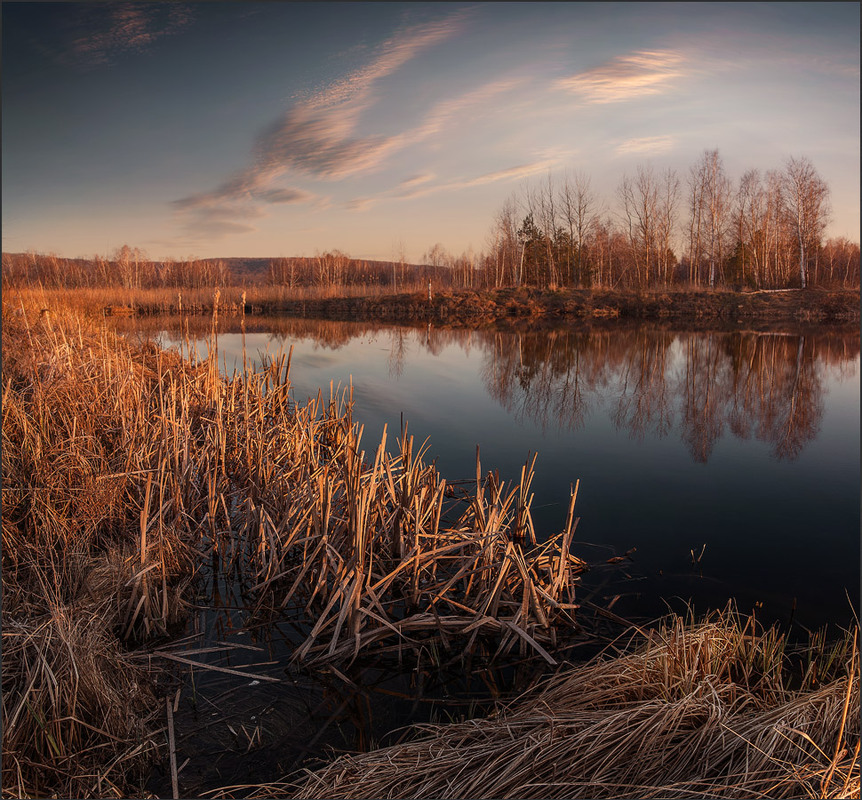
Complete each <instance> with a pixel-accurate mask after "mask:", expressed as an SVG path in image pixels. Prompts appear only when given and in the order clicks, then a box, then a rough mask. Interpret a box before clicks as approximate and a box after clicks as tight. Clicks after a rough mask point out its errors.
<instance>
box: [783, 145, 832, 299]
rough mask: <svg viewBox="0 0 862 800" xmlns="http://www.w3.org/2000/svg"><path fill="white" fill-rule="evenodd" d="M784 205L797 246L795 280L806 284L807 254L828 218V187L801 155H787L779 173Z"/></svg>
mask: <svg viewBox="0 0 862 800" xmlns="http://www.w3.org/2000/svg"><path fill="white" fill-rule="evenodd" d="M781 185H782V189H783V200H784V207H785V209H786V212H787V217H788V221H789V222H790V225H791V228H792V230H793V232H794V235H795V238H796V243H797V246H798V248H799V279H800V281H801V283H802V288H803V289H804V288H805V286H806V284H807V273H808V257H809V255H810V253H811V252H812V251H815V250H816V248H817V247H818V246H819V244H820V241H821V239H822V237H823V231H824V230H825V229H826V223H827V222H828V219H829V187H828V186H827V185H826V182H825V181H824V180H823V179H822V178H821V177H820V175H819V174H818V172H817V170H816V169H815V168H814V165H813V164H812V163H811V161H810V160H809V159H807V158H806V157H805V156H802V157H800V158H795V157H790V158H789V159H787V161H786V162H785V165H784V172H783V173H782V184H781Z"/></svg>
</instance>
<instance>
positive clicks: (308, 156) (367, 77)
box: [174, 10, 469, 214]
mask: <svg viewBox="0 0 862 800" xmlns="http://www.w3.org/2000/svg"><path fill="white" fill-rule="evenodd" d="M468 14H469V12H468V11H464V10H459V11H456V12H454V13H453V14H450V15H449V16H447V17H446V18H445V19H443V20H439V21H436V22H432V23H427V24H423V25H419V26H415V27H413V28H409V29H407V30H405V31H401V32H399V33H398V34H396V35H395V36H393V37H392V38H390V39H389V40H387V41H385V42H384V43H383V44H382V45H381V47H380V55H378V56H377V57H376V58H375V59H374V60H373V61H372V62H371V63H370V64H368V65H366V66H365V67H362V68H360V69H358V70H355V71H354V72H352V73H350V74H349V75H347V76H346V77H344V78H343V79H341V80H339V81H336V82H335V83H333V84H331V85H330V86H328V87H326V88H325V89H323V90H321V91H320V92H318V93H316V94H315V95H313V96H311V97H310V98H308V99H305V100H303V101H300V102H298V103H296V104H295V105H294V106H293V107H292V108H290V109H289V110H288V111H287V112H286V113H285V114H284V115H283V116H282V117H280V118H279V119H277V120H275V121H274V122H272V123H271V124H270V125H269V126H268V127H267V128H266V129H264V130H263V131H262V132H261V133H260V134H259V136H258V137H257V140H256V142H255V144H254V148H253V152H252V164H251V166H249V167H247V168H246V169H244V170H242V171H241V172H239V173H237V174H235V175H234V176H232V177H230V178H229V179H227V180H225V181H224V182H222V183H221V184H220V185H219V186H217V187H216V188H215V189H214V190H212V191H209V192H202V193H198V194H193V195H189V196H187V197H184V198H181V199H179V200H177V201H175V202H174V207H175V209H176V210H177V211H178V212H179V213H180V214H183V213H184V212H187V211H188V210H190V209H198V210H200V209H214V208H217V207H220V206H222V205H223V204H224V203H229V202H231V201H234V200H237V199H242V200H246V201H253V200H255V199H258V200H262V201H264V202H269V203H272V202H306V201H307V200H310V199H311V198H312V197H313V196H311V195H308V196H303V194H302V193H301V192H300V190H295V189H291V190H279V191H276V193H275V194H274V195H273V194H272V192H273V191H275V190H272V189H270V188H269V187H270V185H271V184H272V182H273V181H275V180H276V179H277V178H279V177H281V176H282V175H284V174H285V173H286V172H296V173H301V174H305V175H310V176H312V177H316V178H323V179H330V180H332V179H339V178H344V177H347V176H350V175H354V174H357V173H360V172H363V171H366V170H369V169H372V168H374V167H377V166H379V165H380V164H381V163H382V162H383V161H384V160H385V158H386V157H387V155H389V154H391V153H393V152H395V151H396V150H399V149H401V148H403V147H404V146H405V145H406V144H407V143H408V142H410V141H414V140H416V139H417V138H423V137H425V136H428V135H431V133H433V132H434V131H435V130H437V129H438V128H439V124H440V121H439V120H431V121H426V124H425V126H423V129H422V130H419V131H413V132H412V133H411V134H407V135H404V134H398V135H395V136H389V137H386V136H365V137H360V136H357V135H356V129H357V126H358V122H359V119H360V117H361V116H362V114H363V113H364V112H366V111H368V110H369V108H371V107H372V106H373V105H374V103H375V102H376V98H375V94H374V88H375V84H376V83H377V82H378V81H379V80H381V79H382V78H384V77H386V76H388V75H391V74H393V73H394V72H395V71H396V70H398V69H399V68H400V67H402V66H403V65H404V64H406V63H407V62H408V61H410V60H411V59H412V58H414V57H415V56H417V55H418V54H419V53H420V52H422V51H423V50H425V49H427V48H429V47H432V46H433V45H436V44H439V43H441V42H443V41H445V40H446V39H448V38H449V37H451V36H453V35H454V34H455V33H456V32H457V31H458V30H459V29H460V27H461V26H462V24H463V22H464V20H465V19H466V18H467V16H468ZM439 113H440V114H441V115H442V116H443V117H445V116H446V112H445V110H442V111H440V112H439ZM273 197H278V198H281V199H278V200H273Z"/></svg>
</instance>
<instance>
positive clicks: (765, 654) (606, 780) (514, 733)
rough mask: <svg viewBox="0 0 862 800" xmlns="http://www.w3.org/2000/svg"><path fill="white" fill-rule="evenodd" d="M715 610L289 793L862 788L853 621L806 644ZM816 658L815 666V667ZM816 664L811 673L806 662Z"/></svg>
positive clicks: (654, 793)
mask: <svg viewBox="0 0 862 800" xmlns="http://www.w3.org/2000/svg"><path fill="white" fill-rule="evenodd" d="M791 661H792V659H791V658H790V657H789V655H788V654H787V653H786V652H785V646H784V641H783V639H782V637H781V636H779V635H778V634H777V633H776V632H775V631H774V630H770V631H762V630H758V629H757V627H756V625H755V623H754V621H753V620H751V619H747V620H746V619H740V618H738V617H737V616H736V615H734V614H732V613H730V612H725V613H724V614H723V615H719V616H717V617H714V618H713V619H712V620H710V621H707V622H705V623H703V624H700V625H697V626H691V625H687V624H685V623H684V622H683V621H682V620H680V619H679V618H676V619H671V620H669V621H667V622H666V623H665V624H664V625H663V626H662V627H661V628H660V629H659V630H656V631H653V632H652V633H651V634H650V635H649V638H647V639H646V640H643V639H641V640H640V645H639V646H638V647H637V648H631V647H629V648H626V649H625V650H624V652H622V653H615V654H610V657H608V655H605V656H604V657H601V658H599V659H596V660H594V661H592V662H590V663H588V664H586V665H581V666H571V665H567V666H566V667H565V668H563V669H561V670H560V671H559V672H558V673H557V674H556V675H554V676H553V677H551V678H550V679H549V680H548V681H547V682H545V683H544V684H543V685H541V686H540V687H538V688H537V689H536V690H533V691H531V692H529V693H528V694H526V695H525V696H523V697H521V698H520V699H518V700H517V701H515V702H514V703H512V704H511V705H510V706H508V707H505V708H502V709H501V710H500V711H499V713H498V714H496V715H495V716H492V717H491V718H489V719H485V720H471V721H468V722H462V723H456V724H448V725H423V726H418V727H417V728H416V730H415V731H414V734H415V735H414V738H413V739H412V740H411V741H407V742H405V743H401V744H397V745H394V746H391V747H387V748H383V749H381V750H377V751H374V752H371V753H367V754H360V755H344V756H341V757H339V758H337V759H335V760H334V761H333V762H331V763H330V764H328V765H327V766H325V767H323V768H321V769H319V770H317V771H314V772H309V771H306V773H305V775H304V776H303V777H302V778H301V779H299V780H294V781H292V782H282V783H277V784H270V785H265V786H245V787H226V788H223V789H221V790H219V793H220V795H221V796H225V795H228V796H232V795H231V793H232V792H236V795H233V796H251V797H294V798H365V797H369V798H372V797H373V798H380V797H387V798H425V797H427V798H463V797H475V798H492V797H499V798H571V797H610V798H629V797H632V798H639V797H661V798H671V797H679V798H691V797H736V798H752V797H770V798H786V797H828V798H833V797H834V798H844V797H857V798H858V797H859V651H858V631H855V632H853V633H849V634H847V635H846V636H845V637H844V639H843V640H841V641H839V642H838V644H837V645H836V646H835V647H833V648H832V649H826V650H824V648H823V642H822V641H815V642H812V647H811V648H810V649H809V650H808V651H806V654H805V655H803V656H802V660H801V662H798V664H797V666H798V665H799V663H801V664H802V666H805V665H806V664H807V667H808V668H807V670H806V671H805V672H804V676H803V677H800V674H799V673H798V671H797V674H796V676H795V678H792V673H793V670H792V668H791ZM818 670H819V672H818ZM815 673H817V674H815Z"/></svg>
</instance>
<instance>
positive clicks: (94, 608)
mask: <svg viewBox="0 0 862 800" xmlns="http://www.w3.org/2000/svg"><path fill="white" fill-rule="evenodd" d="M6 300H7V298H5V297H4V309H3V339H4V348H3V451H2V458H3V500H2V502H3V591H4V604H3V626H4V635H5V631H7V630H9V631H18V632H19V633H18V634H16V635H19V636H20V637H24V638H22V639H19V640H14V641H21V642H24V641H26V642H27V645H26V647H25V646H24V645H23V644H21V645H20V647H19V646H18V645H16V647H18V650H16V649H15V647H13V648H11V649H9V650H8V656H7V651H6V649H5V648H4V656H3V666H4V671H3V686H4V690H5V691H4V699H3V703H4V712H6V713H7V719H9V718H10V717H9V716H8V715H9V714H13V715H15V725H14V726H11V727H9V726H7V728H4V734H3V735H4V745H7V746H8V747H9V748H10V749H11V751H14V752H16V753H19V754H20V755H19V756H16V760H7V761H5V762H4V771H3V775H4V792H7V793H8V794H10V795H16V794H17V795H22V794H28V793H30V792H31V790H32V791H38V792H46V793H51V792H57V793H60V794H63V793H66V792H67V791H69V790H70V789H71V788H72V787H77V786H78V784H77V783H75V781H77V780H78V779H79V778H81V776H79V775H75V774H73V772H70V770H72V767H71V766H70V765H71V764H72V762H73V761H74V759H73V757H72V756H71V753H73V752H74V750H75V747H76V746H77V745H76V744H75V743H79V742H81V741H83V739H81V736H80V735H79V734H78V733H71V732H68V731H66V733H62V731H64V730H65V729H64V728H63V727H62V724H65V723H64V722H63V721H65V720H67V718H68V717H69V714H68V713H67V712H66V711H64V707H65V706H64V703H65V705H69V706H71V707H79V705H80V704H79V701H78V699H76V697H77V694H76V693H77V692H79V691H81V687H82V686H84V684H83V683H81V681H80V679H79V673H78V671H76V670H77V665H78V664H79V663H82V662H81V657H79V656H76V655H74V654H75V652H76V650H75V646H73V645H71V644H70V645H69V646H68V647H67V648H66V649H67V650H68V651H69V654H70V655H69V658H68V659H66V661H64V662H63V664H62V665H61V667H58V672H57V673H56V674H55V672H54V671H52V670H51V671H49V672H44V674H45V675H48V674H49V673H50V676H52V677H49V678H48V679H41V678H40V679H39V680H36V681H34V682H31V678H32V674H31V672H32V670H31V669H30V667H29V666H28V665H29V664H30V663H31V661H32V659H30V661H28V658H29V657H27V658H25V657H24V656H21V657H20V658H17V657H16V656H15V653H17V652H19V650H20V652H25V651H26V652H30V651H31V650H32V649H33V648H36V650H37V651H38V652H39V653H40V655H39V658H40V659H41V662H40V663H43V662H44V663H51V662H50V658H51V653H52V648H55V647H57V646H58V644H57V643H58V642H77V641H79V640H80V641H88V640H89V639H88V637H92V636H94V635H95V634H94V633H92V631H93V630H95V628H94V625H95V622H94V619H96V618H98V620H99V625H100V627H99V636H102V637H103V639H100V640H99V641H100V642H101V644H100V645H99V646H98V647H96V648H95V651H97V652H99V653H102V654H103V656H104V658H103V659H102V660H100V661H98V662H95V661H94V662H87V663H88V665H89V668H91V670H92V671H94V672H96V673H99V675H100V677H98V678H95V677H94V678H93V679H94V680H101V679H104V680H109V679H110V677H109V676H111V675H119V674H121V673H122V670H121V669H120V668H119V667H118V670H119V672H118V671H117V670H115V669H113V667H112V666H111V664H114V665H115V666H116V665H121V664H122V663H123V656H122V652H121V650H120V649H117V648H120V645H121V644H122V645H123V646H133V645H136V644H139V643H143V642H148V641H151V640H153V639H154V637H155V638H164V637H165V636H167V635H169V634H170V633H171V632H172V631H173V630H175V629H176V628H175V625H176V624H177V623H178V622H180V621H181V620H182V619H183V614H184V610H185V601H184V590H185V587H186V586H187V585H188V584H189V582H190V581H191V580H193V579H194V577H195V575H196V573H197V572H198V570H199V569H200V568H201V566H202V565H203V564H206V563H213V564H214V565H215V567H216V569H219V570H223V571H225V572H227V573H230V575H231V576H232V577H233V578H235V579H236V580H237V581H238V582H239V583H240V584H241V585H242V586H243V588H244V591H245V596H246V598H247V600H248V602H249V603H250V604H252V605H253V607H254V608H255V610H256V612H257V613H258V614H260V615H262V616H267V615H270V614H275V613H282V614H287V615H288V616H289V617H291V618H292V619H293V620H294V621H295V622H296V624H297V628H298V629H299V630H300V631H302V632H303V633H302V636H301V638H300V639H299V640H298V641H297V648H296V652H295V658H296V659H297V660H301V661H303V662H305V663H306V664H321V663H324V662H325V663H329V664H332V665H334V664H335V663H339V664H345V663H350V662H351V661H352V660H354V659H355V658H356V657H357V656H358V655H360V654H366V653H367V654H372V653H375V654H379V653H380V652H381V651H384V652H385V651H387V650H388V651H390V652H397V653H398V656H399V658H401V657H402V655H403V654H404V653H406V652H408V651H413V652H415V653H417V654H419V653H421V652H425V653H428V652H433V653H437V652H439V651H440V650H447V649H451V648H453V645H455V643H456V642H457V643H458V647H457V648H455V654H456V656H460V655H463V654H464V653H466V652H468V651H469V650H470V649H471V648H472V647H473V646H474V645H475V644H476V643H477V642H480V641H481V642H483V645H487V646H489V647H491V648H492V650H491V652H493V651H494V648H496V651H497V652H498V653H506V652H509V651H510V650H512V649H514V648H517V649H519V650H520V651H521V652H522V653H528V652H529V653H535V654H538V655H539V656H540V657H542V658H544V659H545V660H546V661H548V662H551V663H555V659H554V657H553V656H552V655H551V653H550V652H549V651H550V650H551V649H552V648H553V647H554V646H555V645H556V644H557V643H558V637H559V636H560V635H562V636H566V635H568V634H571V633H572V632H576V631H577V626H576V623H575V621H574V612H575V609H576V607H577V605H576V603H575V586H576V583H577V581H578V573H579V572H580V571H581V570H582V569H584V568H585V565H584V563H583V562H582V561H580V560H579V559H577V558H576V557H574V556H573V555H571V554H570V552H569V548H570V544H571V541H572V537H573V533H574V530H575V526H576V524H577V520H576V519H575V518H574V516H573V509H574V502H575V496H576V491H573V493H572V498H571V506H570V509H569V515H568V519H567V521H566V522H565V525H564V527H563V529H562V530H561V532H560V533H558V534H557V535H555V536H552V537H550V538H549V539H548V540H546V541H544V542H541V543H540V542H539V541H538V540H537V538H536V535H535V532H534V530H533V526H532V521H531V516H530V504H531V501H532V495H531V493H530V482H531V480H532V471H533V464H534V462H535V458H534V459H532V461H528V462H527V463H526V464H525V465H524V469H523V470H522V474H521V477H520V481H519V482H517V483H516V484H515V485H508V484H504V483H503V482H501V481H500V479H499V478H498V477H497V476H496V474H494V473H490V472H489V473H487V474H483V472H482V469H481V465H480V462H479V458H478V453H477V460H476V478H475V483H473V484H472V486H471V487H470V490H469V491H468V490H467V489H466V488H464V487H463V486H458V487H452V486H449V485H448V484H447V482H446V481H445V480H444V479H443V478H442V477H441V476H440V475H439V474H438V473H437V471H436V469H435V468H434V466H433V465H429V464H425V463H424V461H423V455H424V452H423V448H421V447H417V446H416V445H415V443H414V440H413V437H411V436H409V435H407V433H406V430H405V431H404V432H403V433H402V435H401V437H400V439H399V441H398V445H397V450H396V452H395V453H394V454H393V453H390V452H389V451H388V450H387V447H386V444H387V435H386V432H385V431H384V433H383V436H382V438H381V441H380V442H379V443H378V444H377V445H376V446H375V448H374V450H373V456H372V457H371V458H366V454H365V451H364V450H362V449H361V439H362V429H361V427H359V426H358V425H356V424H355V423H354V422H353V419H352V412H351V409H352V398H351V394H350V389H349V388H348V389H347V390H345V391H341V390H339V389H337V388H335V387H330V390H329V393H328V396H325V395H324V393H323V392H320V393H319V394H318V396H317V397H316V398H314V399H312V400H311V401H310V402H308V403H307V404H305V405H301V406H300V405H297V404H296V403H295V402H294V401H293V400H292V398H291V395H290V389H291V384H290V379H289V371H290V357H289V355H284V356H281V357H279V358H276V359H273V360H272V361H270V362H269V363H267V364H265V365H264V367H263V368H262V369H261V370H260V371H258V372H254V373H249V372H244V373H243V374H242V375H234V376H232V377H231V378H229V379H225V378H223V377H222V376H221V375H220V373H219V369H218V360H217V359H218V347H217V338H216V334H217V327H218V318H217V317H216V315H215V314H214V315H213V320H212V332H213V339H212V341H211V347H210V355H209V356H208V357H207V359H206V360H204V361H202V362H197V361H188V360H184V359H183V358H181V357H180V356H179V355H178V354H176V353H167V352H164V351H162V350H160V349H159V348H158V347H156V346H154V345H151V344H144V345H141V346H132V344H130V342H129V341H127V340H125V339H123V338H121V337H119V336H118V335H117V334H116V333H113V332H111V331H110V330H109V329H108V328H107V327H105V326H104V325H100V324H98V322H95V321H86V320H84V319H82V318H81V317H79V316H77V315H75V314H73V313H65V312H63V311H62V310H59V311H58V312H57V313H55V314H38V313H37V312H36V310H35V307H34V306H31V307H29V308H28V307H26V306H10V305H9V304H7V303H6V302H5V301H6ZM217 304H218V305H217ZM37 305H38V304H37ZM213 305H214V307H217V308H219V310H221V308H222V306H221V304H219V303H218V300H217V299H216V300H215V301H214V302H213ZM19 308H21V311H22V313H20V314H19V313H17V311H18V309H19ZM45 620H53V621H54V622H52V623H51V625H53V626H54V627H56V625H57V624H59V623H57V620H62V621H63V626H62V630H63V631H64V633H63V634H62V636H61V635H60V634H57V635H56V636H53V635H52V636H47V635H40V636H35V634H33V635H31V633H30V632H31V631H43V632H44V631H46V630H53V628H52V627H51V625H49V626H48V628H45V627H44V625H45V624H47V623H45V622H44V621H45ZM28 637H29V638H28ZM34 637H35V638H34ZM111 637H113V639H111ZM10 641H12V640H10ZM28 648H29V649H28ZM40 648H41V650H40ZM112 648H113V649H112ZM16 658H17V660H16ZM34 658H35V656H34ZM41 674H43V673H40V675H41ZM55 681H56V683H55ZM52 687H54V688H52ZM57 687H59V688H57ZM58 692H59V693H60V695H62V696H63V697H67V696H68V698H69V699H68V701H67V702H66V701H64V702H60V701H59V699H58V698H59V696H60V695H58ZM37 694H38V697H39V704H37V705H34V703H35V699H34V698H36V696H37ZM109 694H110V693H107V692H106V696H108V695H109ZM22 698H28V699H27V700H26V703H25V705H24V706H22V705H21V704H22V702H24V701H23V700H22ZM28 704H29V705H28ZM37 706H38V708H39V709H40V710H39V711H38V713H37V714H30V713H27V714H24V712H23V711H21V709H22V708H25V707H33V708H37ZM133 706H134V704H132V705H130V706H129V709H128V710H130V709H131V708H132V707H133ZM93 713H96V712H93ZM104 713H105V714H106V715H107V714H108V713H109V712H108V711H105V712H104ZM40 715H41V716H40ZM83 721H84V722H86V720H83ZM61 723H62V724H61ZM87 724H92V725H95V723H91V722H88V723H87ZM55 726H60V727H59V728H56V727H55ZM95 727H96V728H97V729H98V730H97V731H96V734H97V735H98V736H102V737H103V744H104V746H105V747H107V746H108V745H107V742H111V743H113V744H112V745H111V746H114V745H115V746H117V747H120V742H121V741H123V742H124V743H125V746H126V747H127V752H129V753H131V752H135V753H136V754H142V751H140V750H138V749H137V748H138V742H137V738H139V737H137V735H136V737H134V738H127V739H124V738H123V736H125V734H123V735H120V734H118V733H116V732H113V730H107V729H106V728H104V727H100V726H98V725H95ZM46 729H49V730H52V731H56V733H52V734H51V735H52V736H53V737H54V739H55V740H57V737H61V738H62V737H65V741H64V742H62V746H61V747H59V749H55V748H54V747H53V746H51V745H49V746H48V748H47V749H46V745H45V741H46V738H45V737H46V734H45V733H44V731H45V730H46ZM75 730H76V731H77V730H78V728H75ZM59 744H61V743H60V742H58V745H59ZM100 746H102V745H98V746H97V745H88V747H89V748H90V750H89V751H92V752H95V748H97V747H100ZM67 756H68V757H67ZM131 761H132V756H129V757H128V759H127V760H124V759H123V758H119V760H118V761H117V764H126V765H127V766H131ZM81 763H82V764H83V763H84V762H83V761H82V762H81ZM99 774H100V775H102V773H99ZM88 775H90V773H88ZM85 777H86V776H85ZM102 777H104V776H102ZM81 779H82V780H84V778H81ZM86 779H87V780H89V778H86ZM115 779H116V781H117V782H118V784H117V785H119V786H122V776H121V775H120V774H119V773H117V774H116V775H115Z"/></svg>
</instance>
